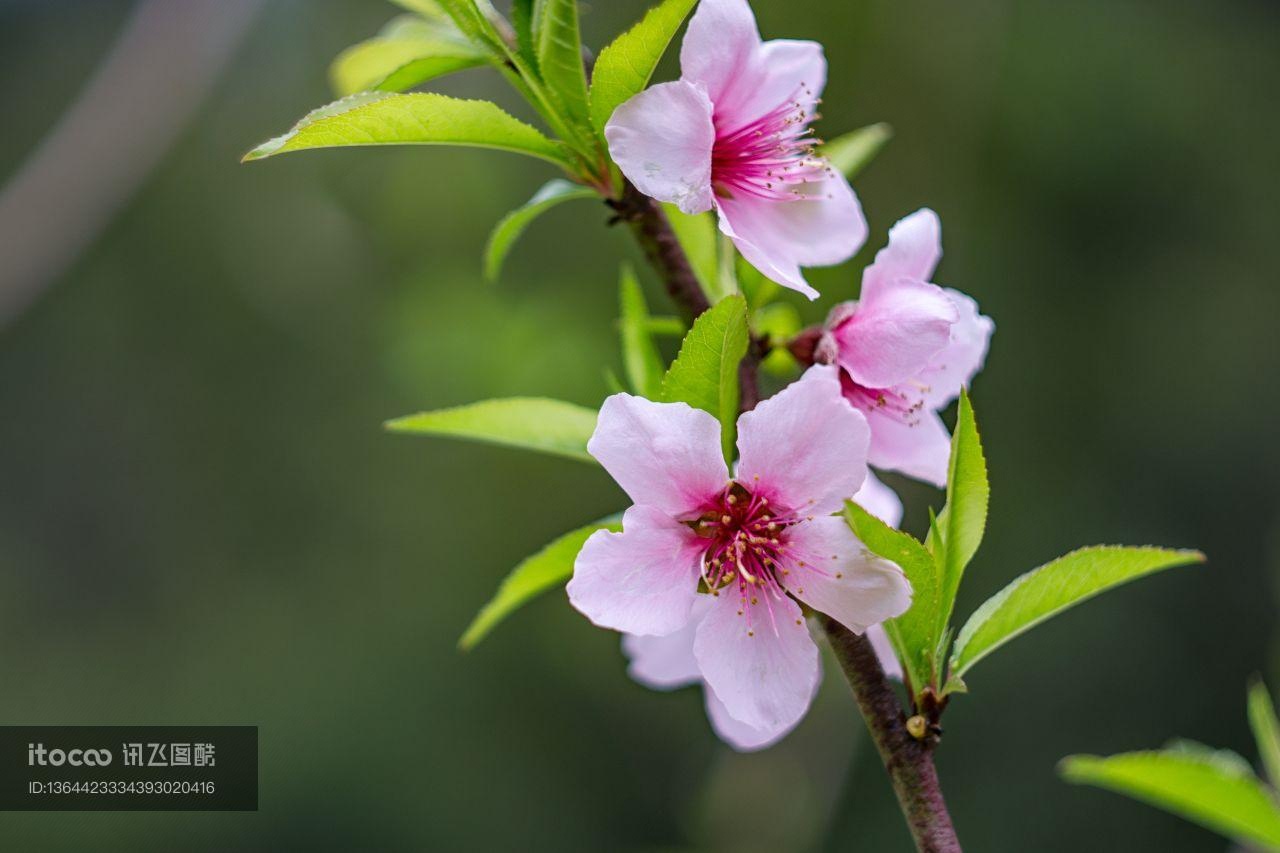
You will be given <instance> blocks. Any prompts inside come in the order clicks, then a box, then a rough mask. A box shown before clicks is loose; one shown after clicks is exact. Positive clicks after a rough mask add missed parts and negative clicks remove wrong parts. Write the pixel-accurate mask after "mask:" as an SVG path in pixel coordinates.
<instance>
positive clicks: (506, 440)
mask: <svg viewBox="0 0 1280 853" xmlns="http://www.w3.org/2000/svg"><path fill="white" fill-rule="evenodd" d="M596 414H597V412H596V410H595V409H588V408H586V407H584V406H578V405H574V404H573V403H565V402H563V401H561V400H548V399H545V398H542V397H508V398H506V399H500V400H485V401H483V402H480V403H472V404H471V405H468V406H458V407H456V408H453V409H439V410H437V411H434V412H422V413H421V414H417V415H409V416H408V417H403V418H397V419H395V420H393V421H387V423H386V424H385V426H386V428H387V429H388V430H390V431H391V432H407V433H416V434H419V435H438V436H445V437H449V438H461V439H464V440H467V441H479V442H485V443H488V444H501V445H505V446H507V447H519V448H523V449H525V450H536V451H539V452H541V453H550V454H553V455H556V456H567V457H569V458H570V459H579V460H582V461H584V462H592V461H594V460H593V459H592V458H591V455H590V454H588V453H587V440H588V439H590V438H591V433H593V432H595V428H596Z"/></svg>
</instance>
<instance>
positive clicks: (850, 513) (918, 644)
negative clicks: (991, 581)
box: [844, 501, 942, 690]
mask: <svg viewBox="0 0 1280 853" xmlns="http://www.w3.org/2000/svg"><path fill="white" fill-rule="evenodd" d="M844 517H845V521H846V522H848V524H849V528H850V529H851V530H852V531H853V533H854V535H855V536H857V537H858V538H859V539H860V540H862V544H863V545H866V546H867V549H868V550H870V551H871V553H873V554H876V555H877V556H880V557H884V558H885V559H886V560H889V561H890V562H893V563H897V564H898V567H899V568H900V569H902V571H903V574H905V575H906V576H907V580H908V581H910V582H911V608H910V609H909V610H907V612H906V613H904V614H902V615H901V616H899V617H898V618H897V619H894V620H893V625H894V626H895V627H896V629H897V634H898V637H899V638H900V642H901V648H900V649H899V651H900V653H901V655H902V658H903V662H904V663H905V665H906V668H907V674H908V675H910V676H911V683H912V685H914V686H915V688H916V689H917V690H919V689H921V688H923V687H925V686H926V685H936V683H937V669H938V667H937V658H936V657H935V654H934V653H935V650H936V649H937V646H938V610H939V608H940V607H941V583H942V578H941V575H940V571H939V568H938V565H937V563H936V562H935V561H934V559H933V555H932V554H930V553H929V552H928V550H926V549H925V547H924V546H923V545H921V544H920V543H919V542H917V541H916V540H915V538H914V537H913V536H911V534H909V533H904V532H903V531H901V530H896V529H895V528H893V527H890V526H889V525H887V524H885V523H884V522H883V521H881V520H880V519H878V518H876V517H875V516H874V515H872V514H871V513H869V512H867V511H866V510H865V509H863V508H862V507H860V506H859V505H858V504H856V503H854V502H853V501H849V502H847V503H846V504H845V509H844ZM890 636H891V637H892V636H893V634H892V632H890Z"/></svg>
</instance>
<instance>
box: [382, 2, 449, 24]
mask: <svg viewBox="0 0 1280 853" xmlns="http://www.w3.org/2000/svg"><path fill="white" fill-rule="evenodd" d="M391 2H392V3H395V4H396V5H397V6H399V7H400V8H402V9H407V10H408V11H410V12H416V13H417V14H419V15H421V16H422V17H424V18H427V19H428V20H450V18H449V13H448V12H446V11H445V10H444V9H443V7H441V5H440V3H439V2H437V0H391Z"/></svg>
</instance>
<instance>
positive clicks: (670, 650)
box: [622, 595, 711, 690]
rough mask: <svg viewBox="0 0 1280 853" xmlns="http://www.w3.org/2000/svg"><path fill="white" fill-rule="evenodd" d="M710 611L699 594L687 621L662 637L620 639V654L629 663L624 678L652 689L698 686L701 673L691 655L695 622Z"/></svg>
mask: <svg viewBox="0 0 1280 853" xmlns="http://www.w3.org/2000/svg"><path fill="white" fill-rule="evenodd" d="M710 609H711V596H709V595H699V596H698V597H697V598H696V599H695V600H694V602H693V608H692V609H691V610H690V611H689V621H688V622H686V623H685V624H684V627H682V628H680V629H679V630H678V631H675V632H674V633H671V634H667V635H666V636H665V637H642V636H639V635H637V634H624V635H623V636H622V651H623V653H624V654H626V656H627V658H628V659H629V660H630V661H631V663H630V665H629V666H628V667H627V675H630V676H631V677H632V678H633V679H635V680H636V681H638V682H640V683H641V684H643V685H644V686H645V687H651V688H653V689H654V690H675V689H676V688H678V687H685V686H687V685H690V684H701V683H702V673H701V672H699V670H698V661H697V660H696V659H695V658H694V656H693V637H694V634H695V633H697V630H698V623H699V622H701V621H702V619H703V617H704V616H706V615H707V612H708V611H709V610H710Z"/></svg>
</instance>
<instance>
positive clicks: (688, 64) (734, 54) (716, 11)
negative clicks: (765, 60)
mask: <svg viewBox="0 0 1280 853" xmlns="http://www.w3.org/2000/svg"><path fill="white" fill-rule="evenodd" d="M759 47H760V31H759V29H757V28H756V16H755V15H754V14H752V12H751V7H750V6H749V5H748V4H747V0H702V2H701V3H699V4H698V10H697V11H696V12H694V13H693V18H691V19H690V21H689V29H688V31H687V32H686V33H685V36H684V44H683V45H682V46H681V48H680V72H681V78H682V79H684V80H687V81H689V82H691V83H700V84H702V85H703V86H704V87H705V88H706V90H707V94H708V95H709V96H710V97H711V100H712V101H713V102H719V101H720V99H721V98H722V97H723V95H724V93H725V92H726V91H727V90H728V89H729V87H731V86H732V85H733V83H734V81H735V80H736V79H737V78H738V77H740V76H741V75H742V74H744V73H745V72H746V71H747V70H748V69H750V68H751V67H752V62H753V60H754V59H755V53H756V51H757V50H758V49H759Z"/></svg>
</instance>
